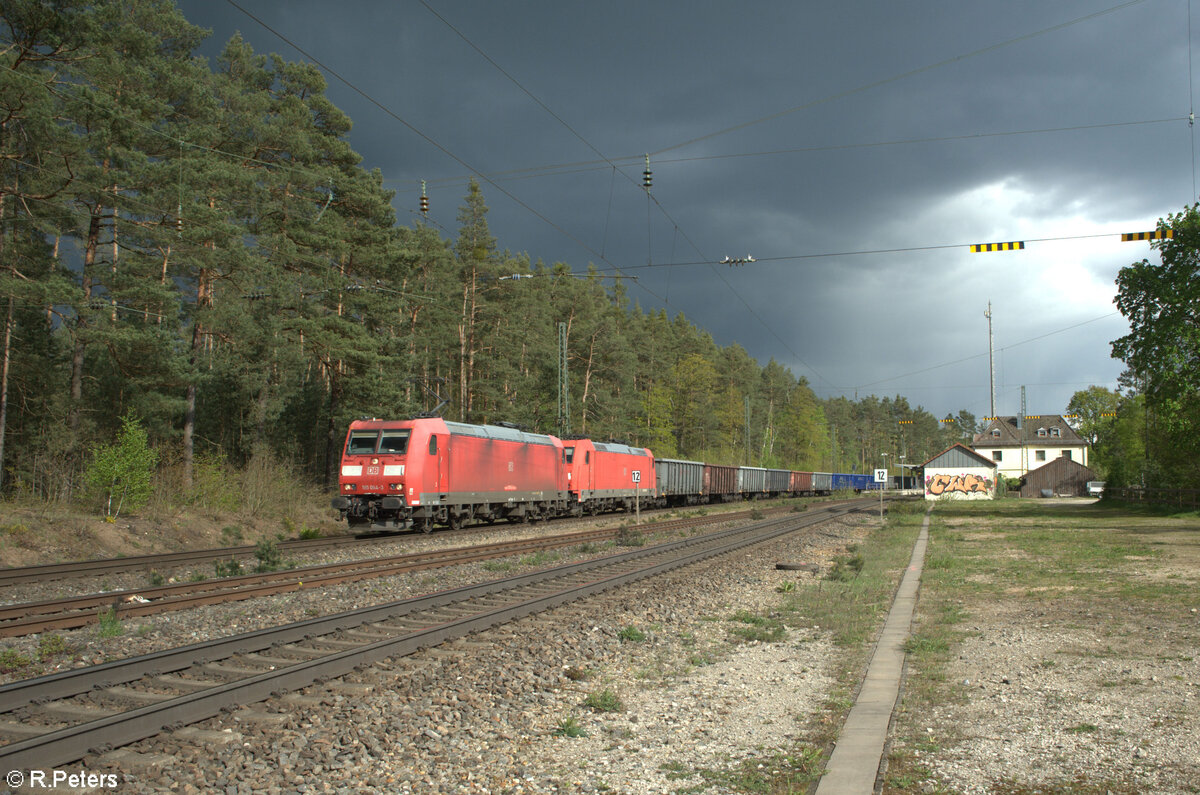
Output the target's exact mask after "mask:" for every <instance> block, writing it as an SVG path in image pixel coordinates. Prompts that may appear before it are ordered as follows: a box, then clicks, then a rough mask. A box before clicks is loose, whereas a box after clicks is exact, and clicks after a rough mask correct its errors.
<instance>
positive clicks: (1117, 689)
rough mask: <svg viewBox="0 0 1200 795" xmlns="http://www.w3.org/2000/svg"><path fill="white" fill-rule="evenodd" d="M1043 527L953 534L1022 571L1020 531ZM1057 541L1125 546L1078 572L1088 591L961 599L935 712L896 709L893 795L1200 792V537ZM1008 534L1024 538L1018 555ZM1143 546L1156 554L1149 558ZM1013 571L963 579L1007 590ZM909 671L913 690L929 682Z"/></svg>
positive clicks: (1156, 532)
mask: <svg viewBox="0 0 1200 795" xmlns="http://www.w3.org/2000/svg"><path fill="white" fill-rule="evenodd" d="M1047 504H1050V503H1049V501H1047ZM1061 504H1063V505H1065V506H1070V505H1075V506H1079V505H1080V504H1081V502H1080V501H1078V500H1071V501H1064V502H1062V503H1061ZM1010 522H1011V524H1010ZM1109 523H1111V524H1109ZM1018 525H1019V527H1020V528H1021V529H1014V527H1015V526H1018ZM1041 529H1042V528H1039V527H1038V526H1037V525H1036V524H1035V523H1032V522H1030V521H1029V520H1022V519H1016V518H1014V519H1011V520H1008V521H1006V520H1005V519H1004V518H1003V516H1002V515H1001V516H999V517H997V518H995V519H993V520H983V519H980V518H965V517H960V518H956V519H951V520H948V529H947V531H946V532H948V533H951V534H955V535H959V536H960V539H959V540H960V541H961V542H962V544H963V545H967V544H970V543H973V542H974V541H976V540H979V541H981V542H985V543H987V542H995V543H996V546H989V547H987V550H988V554H989V555H1008V556H1010V558H1011V559H1012V560H1018V561H1019V560H1027V559H1029V558H1030V557H1032V555H1033V554H1034V553H1028V552H1024V551H1023V549H1024V548H1023V547H1022V545H1021V542H1020V540H1019V539H1020V538H1021V532H1022V530H1029V531H1030V532H1036V531H1039V530H1041ZM1059 532H1061V533H1063V534H1064V535H1065V534H1069V533H1072V532H1090V533H1103V534H1109V533H1116V534H1119V535H1118V536H1117V540H1114V541H1112V542H1110V543H1111V544H1112V545H1113V547H1114V548H1116V549H1117V550H1121V549H1122V547H1121V546H1118V545H1120V544H1121V543H1122V542H1121V541H1120V539H1121V538H1122V537H1124V534H1126V533H1129V534H1130V535H1129V536H1128V538H1129V539H1130V541H1129V542H1128V544H1127V546H1125V547H1124V551H1123V553H1122V554H1119V556H1117V557H1115V558H1114V559H1113V560H1112V562H1111V563H1108V564H1106V565H1104V566H1099V567H1096V568H1095V570H1091V569H1088V568H1086V564H1083V565H1084V566H1085V568H1082V569H1080V570H1079V571H1078V572H1077V573H1078V574H1079V575H1080V578H1081V579H1079V580H1078V582H1079V583H1080V585H1079V586H1078V587H1079V590H1078V591H1077V590H1076V586H1074V585H1072V584H1071V583H1072V579H1071V577H1064V578H1062V579H1059V580H1056V579H1053V578H1047V581H1045V582H1041V581H1039V582H1038V584H1037V587H1031V585H1030V584H1029V582H1027V581H1020V582H1014V583H1012V584H1011V585H1010V586H1008V587H1005V588H1002V592H1003V593H1004V594H1005V598H1001V599H995V598H979V597H974V596H972V595H971V591H970V588H969V587H964V588H963V593H964V595H965V596H964V599H965V601H964V602H963V603H961V604H962V610H963V615H964V620H963V621H962V623H961V624H959V625H956V626H955V629H956V631H958V632H960V635H961V637H960V640H959V642H958V643H956V644H955V645H954V646H953V647H952V653H951V654H950V655H949V659H948V661H947V662H946V664H945V667H944V669H943V673H944V677H943V676H941V675H939V676H938V684H937V686H936V692H937V693H938V694H939V695H938V696H936V697H935V700H936V701H937V702H938V704H937V705H936V706H934V707H932V708H929V709H924V708H921V710H920V714H918V712H917V709H916V708H908V707H907V705H906V706H905V707H902V709H901V713H900V715H899V716H898V719H897V722H896V725H895V726H894V728H893V731H894V745H893V748H892V753H893V758H894V759H896V760H898V764H896V765H895V766H894V769H893V768H891V767H890V768H889V786H888V787H887V789H886V790H885V791H886V792H888V793H889V794H890V793H894V792H926V793H933V792H936V793H946V792H951V793H964V794H970V795H975V794H977V793H978V794H983V793H1021V794H1022V795H1025V794H1026V793H1043V792H1074V793H1083V794H1086V795H1091V794H1092V793H1096V795H1101V794H1104V795H1107V794H1108V793H1112V794H1113V795H1117V794H1118V793H1120V794H1121V795H1124V794H1125V793H1196V792H1200V655H1198V654H1197V647H1198V646H1200V608H1198V607H1196V605H1197V604H1198V603H1200V602H1198V600H1197V598H1196V594H1197V593H1198V591H1197V586H1200V539H1197V537H1196V524H1195V523H1194V522H1189V521H1188V520H1186V519H1166V518H1161V519H1160V518H1155V517H1153V516H1141V515H1136V514H1135V515H1132V516H1130V517H1123V516H1122V515H1120V514H1119V513H1118V514H1114V515H1113V517H1112V518H1111V519H1109V520H1106V521H1099V522H1094V523H1093V524H1092V525H1089V526H1087V528H1086V529H1084V530H1080V529H1062V530H1060V531H1059ZM1008 533H1011V534H1012V535H1013V537H1014V538H1015V539H1018V540H1015V541H1014V542H1013V544H1012V545H1011V546H1006V545H1005V542H1004V540H1003V539H1004V538H1005V535H1006V534H1008ZM1142 545H1145V546H1144V547H1143V546H1142ZM1139 547H1141V548H1144V549H1148V550H1154V552H1153V554H1152V556H1146V555H1140V556H1139V552H1138V548H1139ZM932 549H934V548H933V547H931V550H932ZM936 554H937V553H936V552H931V555H935V556H936ZM943 554H944V553H943ZM1080 559H1081V560H1085V561H1086V560H1087V558H1086V557H1084V556H1081V557H1080ZM928 565H929V562H928V561H927V569H926V571H927V572H928V571H929V569H928ZM1005 571H1006V569H1005V568H1004V565H1003V563H1001V564H1000V565H997V566H996V568H995V569H990V568H988V567H978V568H976V569H974V570H972V573H971V574H969V575H968V577H967V580H968V581H969V580H971V579H977V580H978V581H980V582H986V583H989V584H991V583H995V582H1000V583H1001V584H1003V583H1004V582H1005V580H1004V577H1005ZM1072 573H1073V574H1075V573H1076V572H1072ZM1160 588H1161V590H1159V589H1160ZM927 598H928V600H929V602H930V603H936V601H937V596H936V595H934V594H933V593H932V592H930V593H928V594H927ZM927 609H928V610H929V611H930V612H929V615H931V616H936V615H937V611H938V610H939V609H940V608H939V607H936V606H935V607H932V608H927ZM915 665H916V667H914V668H913V670H911V671H910V672H909V673H910V676H909V678H910V682H911V683H912V686H913V687H914V688H915V687H918V685H917V684H916V680H917V679H918V678H919V677H921V676H922V675H923V672H922V671H921V670H920V663H919V662H918V663H916V664H915Z"/></svg>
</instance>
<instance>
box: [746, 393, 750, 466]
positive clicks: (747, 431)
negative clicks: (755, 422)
mask: <svg viewBox="0 0 1200 795" xmlns="http://www.w3.org/2000/svg"><path fill="white" fill-rule="evenodd" d="M746 466H750V396H749V395H746Z"/></svg>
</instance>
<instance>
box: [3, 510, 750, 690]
mask: <svg viewBox="0 0 1200 795" xmlns="http://www.w3.org/2000/svg"><path fill="white" fill-rule="evenodd" d="M686 514H687V512H684V513H683V515H686ZM664 518H670V517H666V516H664ZM626 521H628V518H627V517H625V516H619V517H607V518H601V519H597V520H591V521H590V522H586V523H581V522H571V523H569V524H567V523H555V524H552V525H547V524H544V523H541V524H537V525H507V524H505V525H495V526H493V527H486V526H480V527H479V528H478V530H477V532H474V533H472V534H470V535H469V536H463V535H455V536H450V535H439V534H438V533H431V534H428V535H425V534H416V535H405V536H399V537H397V538H396V540H394V541H388V542H370V543H368V544H367V545H366V546H358V545H351V546H346V547H337V548H332V549H326V550H321V551H317V552H313V553H308V554H305V555H302V556H301V555H289V556H288V557H287V558H286V560H287V562H289V563H295V564H296V565H297V566H309V565H319V564H325V563H338V562H343V561H351V560H362V559H365V558H371V557H387V556H391V555H402V554H406V553H412V552H424V551H428V550H433V549H446V548H450V547H459V546H469V545H475V544H488V543H494V542H498V541H512V540H516V539H520V538H529V537H533V536H544V535H547V534H552V533H562V532H577V531H581V530H585V529H591V528H595V527H613V526H616V525H618V524H620V523H622V522H626ZM726 526H728V525H727V524H724V523H717V524H711V525H705V526H704V528H703V531H704V532H709V531H710V530H716V529H718V528H721V527H726ZM652 528H653V525H646V526H645V529H644V532H645V533H646V534H647V537H650V534H651V533H652V532H653V529H652ZM611 552H612V550H611V549H604V550H601V551H600V552H599V553H592V554H590V555H583V554H580V553H579V552H578V549H577V548H570V547H569V548H566V549H563V550H560V551H557V552H554V551H552V552H551V553H549V554H550V555H555V554H557V555H559V556H560V557H558V558H557V559H555V560H554V561H553V564H555V565H557V564H561V563H567V562H571V561H574V560H582V559H584V558H585V557H594V556H595V555H596V554H610V553H611ZM545 560H546V562H543V563H542V564H541V565H549V564H550V561H549V559H545ZM251 561H253V559H252V558H251ZM193 570H197V569H196V567H193V568H192V569H189V568H182V569H175V570H172V571H165V572H162V573H163V574H164V575H165V576H171V577H173V578H175V579H177V580H179V581H184V580H186V579H188V577H189V575H190V573H191V571H193ZM198 570H199V571H200V572H201V573H204V574H207V575H211V574H212V571H213V568H212V564H211V563H209V564H206V565H205V566H204V567H202V568H200V569H198ZM508 573H509V572H500V571H495V570H493V569H492V568H490V567H488V564H473V565H469V566H453V567H447V568H443V569H432V570H430V571H428V572H422V573H419V574H416V575H396V576H392V577H381V578H378V579H372V580H364V581H361V582H357V583H347V584H344V585H338V586H330V587H327V588H317V589H309V590H303V591H297V592H294V593H289V594H283V595H279V596H271V597H262V598H259V599H247V600H243V601H238V602H229V603H226V604H222V605H212V606H209V607H204V608H200V609H194V610H182V611H175V612H168V613H160V614H158V615H155V616H147V617H144V618H133V619H129V620H127V621H124V622H123V623H122V631H121V633H120V634H119V635H116V636H114V637H104V636H102V635H101V634H100V632H99V631H98V628H97V627H96V626H94V625H93V626H90V627H82V628H80V629H76V630H63V631H59V632H54V633H46V634H47V635H48V636H52V637H54V638H61V641H62V643H61V645H60V644H59V643H58V641H57V640H56V641H55V644H56V645H55V648H60V649H65V650H66V651H65V652H64V653H59V654H56V655H52V656H47V655H40V654H39V647H40V646H41V645H42V644H43V639H42V637H41V636H39V635H29V636H25V637H19V638H6V639H4V640H3V642H2V645H3V647H4V648H5V649H12V650H13V652H14V653H15V654H17V655H20V656H21V657H23V658H25V659H26V660H28V661H29V664H28V665H27V666H24V667H12V668H11V669H10V670H7V671H0V683H4V682H9V681H13V680H16V679H22V678H27V677H31V676H37V675H41V674H46V673H53V672H54V671H58V670H63V669H66V668H73V667H74V668H77V667H81V666H84V665H93V664H96V663H101V662H105V661H106V660H114V659H120V658H124V657H132V656H134V655H138V654H146V653H149V652H153V651H159V650H162V649H169V648H174V647H176V646H182V645H185V644H188V643H196V642H198V641H202V640H207V639H209V638H214V637H224V636H226V635H233V634H237V633H241V632H251V631H253V630H256V629H262V628H264V627H270V626H277V625H279V624H285V623H288V622H292V621H300V620H303V619H306V618H312V617H315V616H322V615H328V614H330V613H336V612H341V611H344V610H353V609H355V608H358V607H364V606H367V605H373V604H380V603H383V602H389V601H394V600H399V599H407V598H410V597H412V596H418V595H421V594H426V593H430V592H432V591H438V590H445V589H448V588H455V587H458V586H461V585H467V584H470V583H476V582H481V581H485V580H492V579H497V578H499V577H503V576H507V575H508ZM148 585H149V581H148V577H147V574H146V573H145V572H123V573H118V574H109V575H104V576H102V577H85V578H78V579H65V580H52V581H49V582H44V583H21V584H18V585H13V586H10V587H7V588H4V589H2V592H0V601H2V602H3V603H5V604H14V603H21V602H30V601H40V600H45V599H56V598H63V597H68V596H77V595H80V594H91V593H106V592H109V591H120V590H136V589H137V588H140V587H147V586H148ZM41 657H45V659H40V658H41Z"/></svg>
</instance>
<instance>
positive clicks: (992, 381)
mask: <svg viewBox="0 0 1200 795" xmlns="http://www.w3.org/2000/svg"><path fill="white" fill-rule="evenodd" d="M983 316H984V317H986V318H987V322H988V371H989V373H990V378H989V379H988V384H989V386H990V387H991V392H992V414H991V417H992V418H991V419H990V420H988V422H994V421H995V420H996V362H995V360H994V359H993V358H992V302H991V301H988V308H987V311H986V312H984V313H983Z"/></svg>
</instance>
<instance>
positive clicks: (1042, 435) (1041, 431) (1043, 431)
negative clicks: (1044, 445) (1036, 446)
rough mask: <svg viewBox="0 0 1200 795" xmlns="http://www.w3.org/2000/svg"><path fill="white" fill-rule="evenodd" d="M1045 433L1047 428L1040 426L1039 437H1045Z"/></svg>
mask: <svg viewBox="0 0 1200 795" xmlns="http://www.w3.org/2000/svg"><path fill="white" fill-rule="evenodd" d="M1045 435H1046V429H1045V428H1038V436H1039V437H1044V436H1045Z"/></svg>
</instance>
